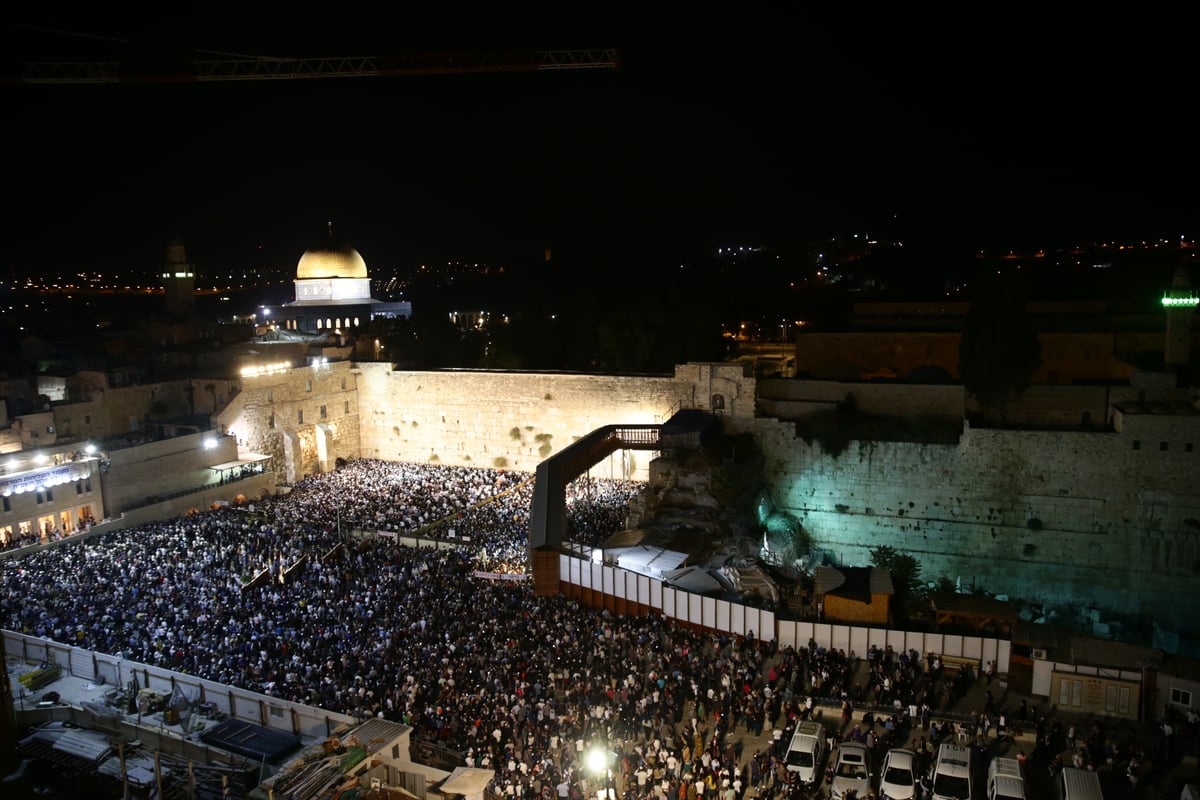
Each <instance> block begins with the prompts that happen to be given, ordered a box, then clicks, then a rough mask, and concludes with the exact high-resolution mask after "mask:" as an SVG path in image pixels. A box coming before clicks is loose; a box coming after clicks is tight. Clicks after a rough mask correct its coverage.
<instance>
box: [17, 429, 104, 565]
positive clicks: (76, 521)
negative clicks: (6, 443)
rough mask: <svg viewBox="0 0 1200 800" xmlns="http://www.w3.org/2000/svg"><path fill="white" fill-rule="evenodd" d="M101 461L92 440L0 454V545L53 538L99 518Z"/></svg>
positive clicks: (78, 530)
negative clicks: (83, 444)
mask: <svg viewBox="0 0 1200 800" xmlns="http://www.w3.org/2000/svg"><path fill="white" fill-rule="evenodd" d="M103 464H104V458H103V455H102V454H101V453H99V452H98V451H97V450H96V449H95V448H94V447H93V446H91V445H87V446H84V447H82V448H80V447H79V446H78V445H71V446H69V447H67V446H64V447H60V448H57V449H53V450H45V449H38V450H20V451H16V452H12V453H7V454H5V455H3V456H0V547H2V548H7V547H13V546H17V545H20V544H33V543H36V542H49V541H54V540H56V539H60V538H63V537H66V536H70V535H72V534H75V533H81V532H83V531H85V530H87V529H88V528H90V527H91V526H92V525H94V524H95V523H97V522H99V521H101V520H103V519H104V517H105V512H104V500H103V494H102V491H101V479H100V472H101V470H102V465H103Z"/></svg>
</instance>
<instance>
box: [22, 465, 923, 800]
mask: <svg viewBox="0 0 1200 800" xmlns="http://www.w3.org/2000/svg"><path fill="white" fill-rule="evenodd" d="M533 483H534V481H533V475H532V474H529V473H521V472H513V471H506V470H499V469H481V468H474V469H470V468H460V467H446V466H440V465H433V464H412V463H391V462H383V461H378V460H371V459H363V460H355V461H351V462H348V463H346V464H344V465H341V466H339V468H338V469H337V470H335V471H334V472H331V473H327V474H323V475H317V476H312V477H309V478H306V479H304V480H302V481H300V482H298V483H296V484H295V485H294V486H292V487H291V488H290V491H288V492H286V493H279V494H276V495H274V496H271V497H268V498H264V499H262V500H260V501H257V502H255V503H254V504H253V505H252V506H247V507H241V508H227V509H220V510H216V511H212V512H207V513H203V514H197V515H194V516H190V517H183V518H179V519H173V520H164V521H160V522H156V523H152V524H147V525H142V526H139V527H137V528H134V529H127V530H123V531H118V532H112V533H105V534H100V535H97V536H94V537H92V538H90V539H82V540H80V541H74V542H67V543H63V544H62V545H60V546H59V547H57V548H51V549H46V550H43V551H40V552H33V553H29V554H27V555H25V556H22V557H18V558H10V559H8V560H6V561H4V562H2V563H0V626H2V627H5V628H9V629H13V630H18V631H23V632H25V633H28V634H32V635H36V636H44V637H48V638H50V639H53V640H55V641H60V642H64V643H70V644H72V645H76V646H79V647H83V648H87V649H93V650H97V651H101V652H105V653H113V654H120V655H121V656H122V657H124V658H127V659H130V660H133V661H138V662H142V663H148V664H154V665H157V666H161V667H164V668H168V669H172V670H176V671H178V672H181V673H186V674H190V675H197V676H202V677H204V678H206V679H209V680H214V681H218V682H221V683H225V684H229V685H234V686H239V687H242V688H245V689H247V690H251V691H256V692H261V693H263V694H267V695H270V696H274V697H279V698H283V699H287V700H290V701H294V702H299V703H305V704H309V705H313V706H318V707H322V708H326V709H330V710H332V711H337V712H341V713H345V714H349V715H353V716H355V717H358V718H361V719H367V718H370V717H382V718H386V719H391V720H395V721H399V722H403V723H405V724H408V725H410V726H412V727H413V728H414V738H416V739H421V738H424V739H427V740H432V741H435V742H437V743H438V744H440V745H441V746H442V747H444V748H448V749H450V750H453V751H456V752H457V753H459V754H460V755H461V758H462V761H463V763H464V764H466V765H468V766H475V767H481V768H490V769H493V770H494V771H495V773H496V777H495V780H494V782H493V788H494V790H495V791H496V792H498V793H503V794H505V795H507V796H510V797H514V798H517V797H519V798H530V797H533V798H538V799H539V800H582V798H583V797H584V796H585V795H592V796H595V792H596V791H598V790H599V789H602V788H603V787H604V785H605V783H606V782H608V781H611V782H612V784H613V785H614V786H615V787H616V790H617V792H619V793H620V795H621V800H643V799H644V798H657V800H745V798H747V797H754V798H774V799H775V800H784V799H785V798H794V797H798V796H800V795H803V794H806V793H809V792H810V791H811V789H810V787H805V786H803V785H801V784H799V783H798V782H797V780H796V777H795V776H796V773H794V772H792V771H789V770H788V769H786V763H785V757H786V747H787V742H788V741H789V740H790V735H791V732H792V730H794V727H795V725H796V724H798V722H799V721H800V720H803V719H806V718H811V717H812V716H813V715H814V714H818V713H820V712H819V710H818V709H817V706H818V704H825V703H829V702H834V703H837V704H840V705H841V708H842V714H843V719H842V723H843V724H842V725H841V726H838V727H837V729H838V730H839V731H843V730H844V731H845V732H846V735H848V736H851V737H852V738H853V737H856V736H861V737H863V738H864V740H866V737H867V736H868V735H870V736H871V737H872V739H871V740H870V741H871V744H872V746H873V747H874V746H876V742H878V744H879V745H880V746H882V747H886V746H888V744H889V743H890V740H891V738H892V737H893V736H896V735H900V733H901V732H902V731H906V730H907V729H909V728H910V727H912V726H915V725H916V724H918V722H924V723H928V720H929V714H930V705H931V704H932V705H936V704H937V703H938V699H939V698H943V699H944V695H943V694H941V692H942V689H941V687H942V686H943V685H944V684H945V682H946V681H944V680H939V678H940V675H939V670H940V665H936V664H933V663H930V664H926V663H924V661H923V659H922V658H921V657H919V656H918V654H916V653H912V652H908V653H894V652H892V651H891V649H890V648H887V649H882V650H881V649H877V648H872V649H871V650H870V651H869V652H868V653H866V654H865V658H864V659H860V658H859V657H858V656H856V655H855V654H854V653H849V654H847V653H845V652H843V651H833V650H826V649H824V648H822V647H820V646H818V645H817V643H816V642H809V644H808V646H807V647H802V648H798V649H794V648H783V649H780V648H779V647H778V645H777V643H776V642H775V641H773V640H763V639H760V638H756V637H755V635H754V634H753V632H752V633H751V634H750V635H748V636H746V637H742V638H738V637H725V636H721V635H717V634H714V633H712V632H703V631H698V630H695V629H692V628H687V627H684V626H679V625H675V624H673V623H671V622H670V621H669V620H664V619H662V618H659V617H656V616H646V617H621V616H615V615H612V614H610V613H608V612H607V611H603V610H597V609H590V608H586V607H582V606H580V605H579V604H578V603H575V602H573V601H569V600H567V599H565V598H564V597H562V596H556V597H544V596H536V595H535V594H534V593H533V592H532V590H531V587H530V583H531V582H529V581H520V580H497V579H494V578H495V576H497V575H498V574H503V573H512V572H517V573H520V572H522V571H524V569H525V564H526V562H527V560H528V552H527V548H528V543H527V536H528V530H529V515H530V506H531V502H532V496H533ZM642 488H643V485H642V484H640V483H637V482H633V481H623V480H601V479H595V478H590V477H586V476H585V477H582V478H579V479H577V480H576V481H573V482H572V483H571V484H570V486H569V487H568V492H567V497H568V507H567V519H568V538H569V539H570V540H571V541H575V542H579V543H582V544H587V545H599V544H601V543H602V542H603V541H604V540H605V539H606V538H607V537H608V536H610V535H611V534H612V533H614V532H617V531H619V530H622V529H624V528H625V527H627V524H628V519H627V517H628V513H629V507H630V501H631V500H632V499H633V498H634V497H635V496H636V495H637V493H638V492H639V491H641V490H642ZM351 531H356V532H361V531H368V532H371V531H382V532H384V533H394V534H398V535H399V534H402V535H404V536H430V537H435V538H439V539H442V540H444V541H445V542H446V543H450V542H453V543H455V545H456V546H444V547H440V548H420V549H419V548H411V547H405V546H401V545H399V544H398V543H397V542H396V541H395V539H393V538H389V537H388V536H383V535H365V536H357V535H354V536H351V535H348V534H349V533H350V532H351ZM264 575H265V576H267V578H268V579H267V580H258V578H262V577H263V576H264ZM508 577H511V576H508ZM860 662H863V663H865V667H866V669H865V670H863V669H860V668H859V666H860ZM864 674H865V675H866V678H865V680H864V679H863V678H862V677H861V676H862V675H864ZM863 705H868V706H871V707H875V708H879V707H883V708H885V709H888V710H889V711H894V713H888V714H883V715H880V716H878V717H875V716H872V717H871V718H870V719H869V720H860V719H859V717H858V716H856V714H855V708H856V706H863ZM735 731H744V732H745V733H746V734H748V735H749V736H750V737H764V736H766V735H767V734H768V733H769V734H771V739H770V740H771V741H772V742H773V745H772V746H770V747H766V748H763V749H761V750H757V751H756V752H754V753H743V752H741V751H740V749H739V744H738V743H739V742H740V741H742V738H741V737H737V736H733V735H731V734H733V733H734V732H735ZM931 733H932V736H933V737H936V736H937V735H938V731H937V728H936V727H935V728H934V729H933V730H932V731H931ZM597 748H598V749H600V750H601V751H602V752H605V753H611V754H612V756H611V760H610V762H609V764H608V766H609V768H610V770H611V771H602V772H601V773H600V774H597V773H595V772H593V771H591V770H590V769H589V768H587V767H585V764H586V761H587V757H588V754H589V753H590V752H591V751H592V750H594V749H597Z"/></svg>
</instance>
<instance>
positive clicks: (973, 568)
mask: <svg viewBox="0 0 1200 800" xmlns="http://www.w3.org/2000/svg"><path fill="white" fill-rule="evenodd" d="M315 369H317V368H303V369H294V370H289V371H287V372H286V373H282V374H280V375H275V376H262V377H259V378H251V379H246V380H245V381H244V388H243V391H242V392H241V394H239V395H238V396H237V397H236V398H234V401H233V402H232V403H231V404H230V407H229V408H228V409H226V411H225V412H222V414H221V422H222V424H223V425H227V427H228V429H229V430H230V431H232V432H234V433H235V434H236V435H237V437H238V438H239V439H240V440H243V444H244V445H245V446H247V447H249V448H250V449H252V450H255V451H258V452H263V453H267V454H270V455H275V456H277V461H276V464H277V466H276V469H277V470H278V469H280V467H279V466H278V465H279V464H280V463H283V464H291V465H292V467H293V468H294V469H297V470H299V469H301V468H303V469H304V471H305V472H308V471H313V470H316V469H321V470H324V469H331V468H332V464H331V463H330V460H331V459H332V458H333V456H334V455H336V456H344V457H347V458H353V457H370V458H380V459H383V460H388V461H413V462H439V463H444V464H451V465H460V466H474V467H497V466H500V467H503V468H507V469H515V470H524V471H530V472H532V471H534V470H535V469H536V467H537V465H538V464H539V463H540V462H541V461H543V460H544V459H545V458H547V457H549V456H550V455H551V454H553V453H555V452H557V451H558V450H560V449H562V448H563V447H566V446H567V445H569V444H571V443H572V442H573V441H575V440H576V439H578V438H580V437H582V436H584V435H586V434H587V433H589V432H591V431H593V430H595V429H596V428H599V427H601V426H604V425H611V424H637V423H659V422H664V421H665V420H667V419H669V418H670V417H671V415H672V414H674V413H675V412H676V411H677V410H679V409H681V408H702V409H708V410H712V411H713V412H714V413H717V414H719V415H720V416H721V417H722V419H723V420H724V421H725V425H726V430H727V431H728V432H730V433H738V432H749V433H752V434H753V435H754V436H755V437H756V439H757V440H758V441H759V443H760V446H761V447H762V449H763V452H764V455H765V456H766V461H765V463H766V478H767V482H768V483H769V485H770V486H771V487H772V492H773V494H774V499H775V501H776V502H777V504H778V506H779V507H780V508H781V509H782V510H784V511H787V512H789V513H791V514H793V515H795V516H796V517H797V518H798V519H799V520H800V521H801V522H802V524H803V525H804V527H805V528H806V530H807V531H808V532H809V533H810V534H811V536H812V538H813V541H814V544H815V545H816V546H817V547H818V548H820V549H822V550H824V551H826V552H828V553H829V554H831V555H832V556H833V557H834V559H835V560H836V561H837V563H840V564H843V565H846V566H860V565H866V564H868V563H869V559H870V552H871V550H872V549H874V548H875V547H877V546H879V545H881V544H887V545H891V546H892V547H894V548H896V549H897V550H898V551H901V552H905V553H911V554H912V555H913V556H914V557H916V558H917V559H918V560H919V561H920V563H921V565H922V575H923V576H924V577H925V578H927V579H930V580H936V579H937V578H940V577H948V578H950V579H951V580H957V579H961V581H962V584H963V585H964V586H967V587H971V586H976V587H979V588H983V589H987V590H989V591H992V592H995V593H1002V594H1008V595H1011V596H1013V597H1019V598H1026V599H1031V600H1044V601H1047V602H1050V603H1069V604H1080V605H1082V604H1088V605H1093V606H1096V607H1099V608H1102V609H1106V610H1109V611H1111V612H1126V611H1127V612H1131V613H1136V614H1139V615H1155V616H1156V617H1157V618H1158V619H1159V620H1160V621H1161V620H1174V621H1190V617H1191V616H1193V615H1195V614H1196V613H1197V612H1200V599H1198V598H1197V597H1196V595H1195V593H1194V592H1192V593H1187V592H1182V591H1180V587H1181V586H1182V585H1183V584H1184V583H1186V582H1188V581H1191V582H1193V583H1194V582H1195V578H1196V574H1197V570H1198V569H1200V484H1198V482H1197V481H1196V479H1195V478H1194V477H1193V476H1194V474H1196V472H1197V470H1196V466H1197V459H1198V458H1200V454H1198V453H1197V452H1196V444H1197V443H1200V415H1196V414H1188V413H1182V414H1170V415H1163V414H1159V413H1128V414H1125V413H1118V414H1116V415H1115V418H1114V420H1113V421H1114V423H1115V425H1116V431H1115V432H1106V431H1104V430H1103V427H1102V426H1097V427H1098V428H1099V430H1098V431H1095V432H1089V431H1086V430H1082V429H1080V430H1076V431H1070V432H1063V431H1059V432H1048V431H1031V430H1026V431H1014V430H994V429H982V428H972V427H971V426H969V425H966V424H964V426H963V430H962V434H961V437H960V440H959V442H958V443H957V444H952V445H930V444H913V443H904V442H874V443H872V442H852V443H851V444H850V445H849V447H848V449H847V450H845V451H844V452H842V453H840V454H839V455H837V456H833V455H830V454H827V453H824V452H822V450H821V448H820V446H819V445H818V444H815V443H814V444H812V445H809V444H806V443H805V442H804V440H802V439H800V438H798V437H797V436H796V428H795V425H794V424H792V423H789V422H786V421H782V420H779V419H773V418H767V417H756V416H755V400H756V384H755V380H754V379H753V377H751V376H750V375H749V374H748V372H747V370H746V368H745V367H744V366H743V365H738V364H686V365H680V366H678V367H677V368H676V370H675V373H674V374H673V375H664V376H604V375H581V374H555V373H512V372H488V371H429V372H412V371H397V370H395V369H393V367H392V365H391V364H387V363H360V364H355V365H349V364H343V365H336V364H335V365H330V368H327V369H326V370H325V371H323V372H321V371H318V372H313V370H315ZM310 382H311V383H310ZM310 385H311V389H310ZM817 388H818V387H815V386H813V385H811V384H810V385H808V386H807V392H808V393H809V394H814V393H816V391H817ZM844 388H845V387H844V385H843V386H835V387H834V391H833V394H832V395H830V399H833V398H836V397H844V392H843V389H844ZM885 391H886V390H884V389H882V388H879V389H878V393H879V396H876V393H877V389H876V387H872V388H871V390H870V393H865V394H863V400H864V401H868V402H867V404H868V405H869V406H871V407H872V408H875V407H876V406H879V407H880V408H886V407H888V405H889V404H888V399H887V398H886V397H885V396H883V393H884V392H885ZM891 391H893V392H898V393H899V394H898V395H897V396H896V397H895V398H894V404H893V406H892V407H903V408H908V409H919V408H921V406H922V404H921V402H920V395H921V390H920V389H919V387H912V386H899V387H892V389H891ZM929 392H931V393H932V398H931V401H932V406H930V405H926V406H925V408H926V409H927V410H928V409H930V408H931V407H932V408H936V409H938V410H940V411H945V410H946V409H948V408H950V407H952V406H953V405H955V404H957V403H958V402H959V398H961V390H959V389H958V388H956V387H951V388H947V387H932V388H930V389H929ZM1131 395H1132V396H1136V392H1135V391H1134V390H1133V389H1129V390H1126V391H1122V392H1117V391H1114V392H1112V393H1111V394H1110V393H1107V392H1105V393H1104V394H1103V396H1102V395H1101V393H1100V392H1098V391H1092V392H1091V394H1089V395H1088V396H1087V397H1086V398H1082V399H1080V400H1079V404H1078V406H1077V408H1076V410H1075V411H1073V412H1072V413H1071V415H1072V416H1074V415H1076V414H1079V413H1080V411H1079V408H1082V409H1083V410H1085V411H1087V410H1094V411H1096V412H1097V413H1096V414H1095V417H1100V416H1101V413H1102V412H1100V409H1099V408H1097V407H1103V405H1105V404H1106V402H1107V401H1117V400H1118V399H1121V400H1124V399H1126V398H1127V397H1128V396H1131ZM785 396H786V395H785ZM785 402H788V401H785ZM347 404H350V405H347ZM321 405H326V406H327V409H330V410H336V412H337V413H336V415H335V414H332V411H331V414H330V416H331V417H333V418H332V419H330V420H329V421H328V422H326V423H322V424H317V425H313V424H312V423H314V422H316V420H314V418H313V417H312V414H313V413H315V412H314V409H319V407H320V406H321ZM1033 405H1034V406H1038V407H1039V408H1040V405H1039V404H1038V403H1033ZM346 409H350V411H347V410H346ZM1035 410H1036V409H1035ZM300 412H304V422H303V424H302V425H301V424H300V423H299V418H298V414H299V413H300ZM1030 413H1032V412H1030ZM1039 413H1040V412H1039ZM316 429H323V430H324V433H323V435H324V436H326V437H327V438H326V447H327V453H326V455H327V456H328V457H329V458H327V459H325V460H319V459H316V458H315V455H316V449H315V444H312V443H311V442H310V441H309V437H310V436H315V435H316ZM297 442H298V443H299V444H297ZM306 442H308V443H307V444H306ZM651 457H652V455H651V454H642V453H637V452H634V453H626V454H621V453H617V454H614V456H613V457H612V458H610V459H609V461H608V462H606V463H603V464H600V465H598V466H596V467H594V468H593V469H592V470H591V474H592V475H594V476H597V477H622V476H628V477H631V478H635V479H640V480H645V479H648V476H649V472H648V468H649V464H650V459H651ZM294 477H296V476H288V477H286V478H284V476H283V475H281V479H286V480H292V479H294Z"/></svg>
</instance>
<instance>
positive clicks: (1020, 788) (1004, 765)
mask: <svg viewBox="0 0 1200 800" xmlns="http://www.w3.org/2000/svg"><path fill="white" fill-rule="evenodd" d="M986 800H1025V776H1024V775H1023V774H1022V773H1021V762H1020V761H1017V760H1016V759H1015V758H993V759H992V763H990V764H988V778H987V798H986Z"/></svg>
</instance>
